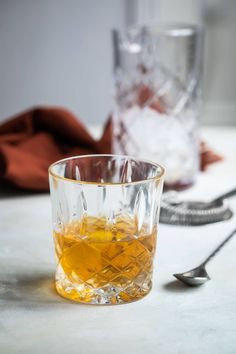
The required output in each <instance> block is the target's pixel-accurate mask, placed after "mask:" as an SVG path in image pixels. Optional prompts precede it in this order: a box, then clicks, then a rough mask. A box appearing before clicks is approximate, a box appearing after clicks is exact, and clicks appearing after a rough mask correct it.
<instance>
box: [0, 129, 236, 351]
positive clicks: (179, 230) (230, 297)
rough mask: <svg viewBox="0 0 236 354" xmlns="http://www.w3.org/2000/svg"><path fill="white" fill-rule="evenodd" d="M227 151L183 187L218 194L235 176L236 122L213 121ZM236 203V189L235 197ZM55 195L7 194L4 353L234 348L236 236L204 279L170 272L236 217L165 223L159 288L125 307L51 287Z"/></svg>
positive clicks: (1, 242) (1, 272)
mask: <svg viewBox="0 0 236 354" xmlns="http://www.w3.org/2000/svg"><path fill="white" fill-rule="evenodd" d="M203 135H204V136H205V137H206V139H207V141H208V142H209V143H210V145H211V146H213V147H215V148H216V149H217V150H218V152H220V153H222V154H223V155H224V156H225V159H224V161H223V162H220V163H217V164H215V165H212V166H211V167H210V168H209V169H208V171H207V172H206V173H204V174H202V175H200V176H199V179H198V182H197V184H196V185H195V186H194V187H193V188H192V189H191V190H189V191H187V192H185V193H184V195H185V196H192V197H193V198H197V197H198V198H204V199H208V198H209V199H210V198H211V197H214V196H216V195H218V194H219V193H221V192H223V191H226V190H228V189H230V188H231V187H233V186H235V184H236V129H235V128H233V129H231V128H224V129H222V128H205V129H204V131H203ZM231 204H232V207H233V209H234V211H235V212H236V198H235V199H232V200H231ZM50 217H51V215H50V200H49V196H48V195H46V194H45V195H37V196H35V195H30V196H18V197H16V196H15V197H13V196H11V197H5V198H4V197H2V198H1V199H0V264H1V267H0V311H1V313H0V353H1V354H13V353H14V354H23V353H24V354H39V353H40V354H41V353H43V354H48V353H50V354H55V353H58V354H64V353H68V354H74V353H79V354H97V353H99V354H100V353H101V354H119V353H122V354H124V353H128V354H133V353H135V354H141V353H150V354H152V353H153V354H154V353H160V354H172V353H173V354H175V353H178V354H190V353H191V354H198V353H207V354H235V353H236V278H235V272H236V257H235V254H236V237H235V238H234V239H232V240H231V242H229V243H228V244H227V245H226V246H225V247H224V248H223V249H222V251H221V253H219V254H218V256H217V257H216V258H214V260H213V261H212V262H211V263H210V264H209V266H208V271H209V274H210V275H211V278H212V280H211V281H210V282H208V283H207V284H206V285H204V286H202V287H201V288H187V287H185V286H184V285H182V284H180V283H178V282H175V281H174V278H173V276H172V273H174V272H179V271H184V270H187V269H189V268H191V267H192V266H194V265H197V264H198V263H199V262H200V261H201V260H202V259H203V258H204V257H205V256H206V255H207V254H208V253H209V252H210V251H211V250H212V248H213V247H214V246H216V245H217V244H218V243H219V242H220V241H221V240H222V239H223V238H224V237H225V236H226V235H227V234H228V233H229V232H230V231H231V230H232V229H233V228H234V227H235V225H236V217H234V218H233V219H231V220H230V221H227V222H224V223H218V224H214V225H208V226H201V227H194V228H184V227H174V226H166V225H161V226H160V232H159V240H158V249H157V255H156V269H155V274H154V287H153V290H152V292H151V293H150V294H149V295H148V296H147V297H146V298H144V299H143V300H141V301H138V302H136V303H132V304H127V305H120V306H108V307H105V306H87V305H80V304H76V303H72V302H69V301H67V300H64V299H62V298H61V297H59V296H58V295H57V294H56V293H55V291H54V289H53V272H54V268H55V265H54V256H53V244H52V237H51V231H50V230H51V223H50Z"/></svg>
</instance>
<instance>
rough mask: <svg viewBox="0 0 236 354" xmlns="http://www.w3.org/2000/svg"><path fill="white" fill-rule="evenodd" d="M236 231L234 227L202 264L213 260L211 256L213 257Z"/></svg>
mask: <svg viewBox="0 0 236 354" xmlns="http://www.w3.org/2000/svg"><path fill="white" fill-rule="evenodd" d="M235 233H236V229H234V230H233V231H232V232H231V233H230V235H229V236H228V237H226V238H225V239H224V241H223V242H221V243H220V244H219V246H218V247H217V248H216V249H215V250H214V251H213V252H212V253H211V254H210V255H209V256H208V257H207V259H206V260H205V261H204V262H203V263H202V264H201V265H202V266H205V265H206V264H207V263H208V262H209V261H210V260H211V258H213V257H214V256H215V255H216V254H217V253H218V252H219V251H220V249H221V248H222V247H223V246H224V245H225V244H226V243H227V242H228V241H229V240H230V239H231V238H232V237H233V236H234V234H235Z"/></svg>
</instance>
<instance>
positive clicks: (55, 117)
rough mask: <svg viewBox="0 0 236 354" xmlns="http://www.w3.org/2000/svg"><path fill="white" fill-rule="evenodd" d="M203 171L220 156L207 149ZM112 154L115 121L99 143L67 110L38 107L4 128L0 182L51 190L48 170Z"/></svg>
mask: <svg viewBox="0 0 236 354" xmlns="http://www.w3.org/2000/svg"><path fill="white" fill-rule="evenodd" d="M203 148H204V149H203V153H202V169H204V168H205V166H206V165H207V164H208V163H212V162H215V161H217V160H219V159H220V157H219V156H218V155H216V154H214V153H212V152H211V151H207V149H206V146H205V145H204V146H203ZM110 152H111V120H110V119H109V120H108V121H107V123H106V125H105V127H104V132H103V135H102V137H101V139H100V140H99V141H95V140H94V139H93V138H92V137H91V135H90V134H89V132H88V131H87V130H86V128H85V127H84V125H83V124H82V123H81V122H80V121H79V120H78V119H77V118H76V117H75V116H74V115H73V114H72V113H71V112H69V111H67V110H66V109H63V108H55V107H54V108H43V107H39V108H35V109H32V110H29V111H26V112H23V113H21V114H19V115H17V116H15V117H13V118H11V119H9V120H8V121H6V122H4V123H3V124H1V125H0V181H5V182H9V183H10V184H12V185H14V186H15V187H18V188H20V189H26V190H34V191H48V190H49V185H48V167H49V165H50V164H51V163H53V162H54V161H56V160H59V159H62V158H65V157H68V156H73V155H81V154H93V153H110Z"/></svg>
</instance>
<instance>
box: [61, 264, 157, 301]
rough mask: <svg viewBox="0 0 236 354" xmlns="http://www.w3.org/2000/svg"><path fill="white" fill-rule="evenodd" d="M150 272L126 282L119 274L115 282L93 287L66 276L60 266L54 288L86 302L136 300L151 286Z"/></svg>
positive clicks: (73, 298) (65, 296) (75, 299)
mask: <svg viewBox="0 0 236 354" xmlns="http://www.w3.org/2000/svg"><path fill="white" fill-rule="evenodd" d="M151 277H152V274H150V273H149V274H147V273H144V272H142V273H140V274H139V275H138V276H137V277H136V278H135V279H133V280H132V281H128V282H126V284H124V282H125V281H127V279H125V277H122V276H120V280H119V282H117V280H116V282H115V284H113V283H110V284H104V286H102V287H93V286H92V285H90V284H87V283H86V282H83V281H81V280H79V279H78V278H77V279H76V282H71V280H70V279H69V278H68V277H67V276H66V274H65V273H64V272H63V269H62V268H61V267H58V270H57V273H56V290H57V292H58V294H59V295H61V296H62V297H64V298H66V299H69V300H72V301H76V302H81V303H86V304H95V305H115V304H124V303H129V302H133V301H137V300H139V299H142V298H143V297H144V296H146V295H147V294H148V293H149V292H150V290H151V288H152V281H151Z"/></svg>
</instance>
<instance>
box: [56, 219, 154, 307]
mask: <svg viewBox="0 0 236 354" xmlns="http://www.w3.org/2000/svg"><path fill="white" fill-rule="evenodd" d="M145 229H146V227H145V226H143V227H142V229H141V231H139V232H138V231H137V230H138V227H137V222H135V221H134V220H132V219H131V218H129V217H126V216H123V217H118V218H116V220H115V222H114V221H113V223H112V224H111V223H109V222H108V221H107V219H106V218H94V217H85V218H83V219H81V220H79V221H74V222H71V223H69V224H67V225H66V226H65V227H64V230H63V231H61V232H54V241H55V247H56V255H57V259H58V270H57V274H56V288H57V291H58V293H59V294H60V295H62V296H64V297H66V298H69V299H71V300H74V301H79V302H85V303H95V304H116V303H124V302H130V301H134V300H137V299H139V298H142V297H143V296H145V295H146V294H147V293H148V292H149V291H150V289H151V286H152V268H153V257H154V253H155V245H156V229H155V228H154V230H153V232H152V233H148V232H147V231H146V230H145Z"/></svg>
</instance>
